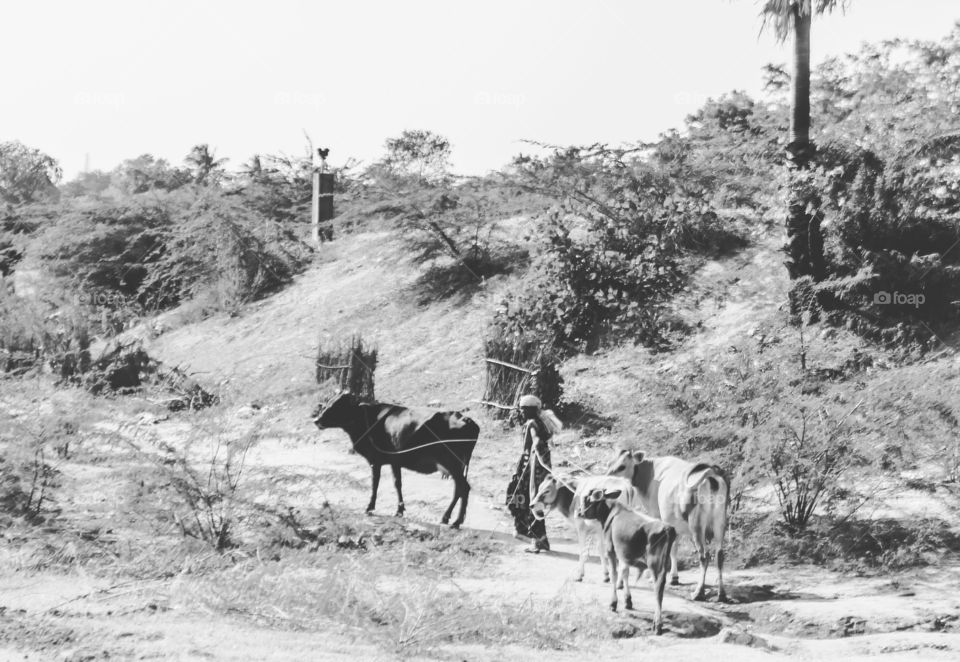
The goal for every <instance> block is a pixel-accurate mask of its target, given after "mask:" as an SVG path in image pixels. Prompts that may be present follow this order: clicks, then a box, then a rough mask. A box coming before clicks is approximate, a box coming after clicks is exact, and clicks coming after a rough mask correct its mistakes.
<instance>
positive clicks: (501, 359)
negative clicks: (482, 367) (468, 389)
mask: <svg viewBox="0 0 960 662" xmlns="http://www.w3.org/2000/svg"><path fill="white" fill-rule="evenodd" d="M485 356H486V359H485V363H486V385H485V387H484V393H483V403H484V404H485V405H487V406H488V407H491V408H492V409H493V413H494V415H497V416H509V414H510V412H511V411H513V410H514V409H515V408H516V405H517V401H518V400H519V399H520V396H521V395H524V394H527V393H532V394H533V395H536V396H537V397H538V398H540V401H541V402H542V403H543V406H544V407H546V408H550V409H558V408H559V406H560V398H561V397H562V395H563V378H562V377H561V376H560V371H559V369H558V364H559V359H558V357H557V354H556V352H555V351H554V349H553V347H552V346H551V345H549V344H544V343H543V342H542V341H540V340H538V339H536V338H533V337H531V336H519V337H518V336H512V335H510V336H508V335H504V334H500V333H496V332H495V333H494V334H493V335H491V336H489V337H488V338H487V340H486V343H485Z"/></svg>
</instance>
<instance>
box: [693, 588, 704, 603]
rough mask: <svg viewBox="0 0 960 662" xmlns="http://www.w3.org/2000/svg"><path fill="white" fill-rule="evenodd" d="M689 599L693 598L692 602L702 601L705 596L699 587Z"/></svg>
mask: <svg viewBox="0 0 960 662" xmlns="http://www.w3.org/2000/svg"><path fill="white" fill-rule="evenodd" d="M690 599H691V600H693V601H694V602H703V601H704V600H706V596H705V595H704V592H703V589H700V590H699V591H694V592H693V595H691V596H690Z"/></svg>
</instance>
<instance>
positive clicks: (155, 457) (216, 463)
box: [129, 422, 258, 551]
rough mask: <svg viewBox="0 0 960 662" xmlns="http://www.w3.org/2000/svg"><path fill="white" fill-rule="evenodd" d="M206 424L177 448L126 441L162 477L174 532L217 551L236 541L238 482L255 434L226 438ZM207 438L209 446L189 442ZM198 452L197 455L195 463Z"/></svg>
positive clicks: (219, 428) (220, 430)
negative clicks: (175, 527)
mask: <svg viewBox="0 0 960 662" xmlns="http://www.w3.org/2000/svg"><path fill="white" fill-rule="evenodd" d="M218 423H219V422H218ZM208 427H209V429H204V427H203V426H201V427H200V428H196V429H195V430H194V431H193V432H194V435H193V436H192V437H191V438H190V439H189V440H188V441H187V443H186V445H185V447H184V449H183V450H178V449H176V448H174V447H173V446H172V445H171V444H168V443H166V442H164V441H161V440H156V439H153V440H149V442H150V447H147V448H144V447H143V446H139V445H137V444H136V443H135V442H133V441H130V442H129V444H130V446H131V447H132V448H133V450H134V451H135V452H136V453H137V454H138V455H139V456H140V457H142V458H144V459H146V460H148V461H149V463H150V464H151V465H152V466H153V467H155V469H156V470H157V471H158V473H159V476H161V477H162V481H163V482H162V485H161V487H162V488H163V493H164V494H165V496H166V498H167V499H168V501H167V504H166V505H167V507H168V509H169V511H170V513H171V514H172V516H173V519H174V521H175V522H176V524H177V527H178V528H179V530H180V532H181V533H182V534H183V535H184V536H186V537H191V538H197V539H198V540H202V541H204V542H205V543H207V544H208V545H210V546H211V547H213V548H214V549H216V550H217V551H223V550H225V549H227V548H228V547H231V546H233V545H234V544H235V542H236V540H235V535H236V531H235V529H236V526H237V524H238V520H239V516H240V514H241V513H240V512H239V511H240V507H241V504H242V502H241V495H240V481H241V478H242V477H243V471H244V463H245V461H246V456H247V453H248V452H249V450H250V448H251V447H252V446H253V445H254V444H255V443H256V441H257V439H258V437H257V434H256V430H253V431H249V432H247V433H246V434H245V435H244V436H242V437H240V438H239V439H230V438H228V437H226V435H225V433H224V432H223V429H222V427H221V426H220V425H211V426H208ZM207 433H212V434H209V436H208V434H207ZM210 440H212V448H209V447H208V448H207V449H203V448H200V449H198V448H196V446H195V445H196V444H197V442H198V441H199V442H200V443H204V442H207V443H209V442H210ZM198 455H199V456H200V457H202V458H203V459H202V460H200V461H197V460H196V459H195V457H196V456H198Z"/></svg>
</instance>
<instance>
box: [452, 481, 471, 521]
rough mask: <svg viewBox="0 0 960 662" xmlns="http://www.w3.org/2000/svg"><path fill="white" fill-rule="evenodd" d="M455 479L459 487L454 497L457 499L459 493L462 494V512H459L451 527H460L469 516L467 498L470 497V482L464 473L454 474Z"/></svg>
mask: <svg viewBox="0 0 960 662" xmlns="http://www.w3.org/2000/svg"><path fill="white" fill-rule="evenodd" d="M453 480H454V481H456V487H457V491H456V492H455V493H454V495H453V498H454V500H456V498H457V494H459V495H460V512H459V513H457V519H456V520H454V522H453V524H451V525H450V528H452V529H459V528H460V525H461V524H463V520H464V519H466V517H467V500H468V499H469V497H470V483H468V482H467V479H466V478H464V476H463V474H462V473H461V474H454V478H453Z"/></svg>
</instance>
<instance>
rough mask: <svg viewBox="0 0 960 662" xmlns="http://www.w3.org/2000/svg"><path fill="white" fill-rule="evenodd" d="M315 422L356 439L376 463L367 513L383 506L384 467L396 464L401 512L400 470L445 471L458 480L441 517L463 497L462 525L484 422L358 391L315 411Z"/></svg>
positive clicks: (444, 520) (399, 510) (458, 521)
mask: <svg viewBox="0 0 960 662" xmlns="http://www.w3.org/2000/svg"><path fill="white" fill-rule="evenodd" d="M314 415H315V418H314V420H313V422H314V423H315V424H316V426H317V427H318V428H320V429H321V430H323V429H325V428H340V429H342V430H344V431H345V432H346V433H347V434H348V435H349V436H350V441H351V442H352V443H353V448H354V450H355V451H356V452H357V453H359V454H360V455H362V456H363V458H364V459H365V460H366V461H367V462H369V463H370V469H371V471H372V472H373V474H372V475H373V485H372V488H373V489H372V492H371V494H370V504H369V505H368V506H367V512H368V513H369V512H371V511H372V510H373V509H374V508H375V507H376V505H377V488H378V487H379V485H380V467H382V466H383V465H385V464H389V465H390V466H391V467H392V468H393V484H394V486H395V487H396V488H397V501H398V504H397V516H401V515H403V511H404V508H403V491H402V489H401V481H400V469H401V467H402V468H404V469H412V470H413V471H416V472H418V473H422V474H432V473H433V472H434V471H438V470H439V471H440V472H442V473H443V474H445V475H447V476H450V477H451V478H453V483H454V493H453V501H451V502H450V507H449V508H447V511H446V512H445V513H444V514H443V518H442V519H441V520H440V521H441V522H442V523H443V524H446V523H447V522H449V521H450V515H451V513H453V507H454V506H455V505H456V503H457V500H459V501H460V514H459V515H457V519H456V520H454V522H453V524H451V525H450V526H451V528H454V529H457V528H460V525H461V524H463V518H464V516H465V515H466V512H467V497H468V495H469V493H470V484H469V483H467V468H468V466H469V464H470V456H471V455H473V448H474V446H476V445H477V438H478V437H479V436H480V426H478V425H477V424H476V423H474V422H473V420H472V419H470V418H467V417H466V416H464V415H463V414H461V413H460V412H456V411H437V412H433V411H431V412H418V411H414V410H412V409H407V408H406V407H401V406H399V405H389V404H384V403H363V402H360V401H359V400H358V399H357V397H356V396H355V395H353V394H352V393H341V394H339V395H337V396H335V397H334V398H333V399H332V400H330V401H329V402H327V403H326V404H325V405H321V406H320V407H318V408H317V411H316V412H315V413H314Z"/></svg>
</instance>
